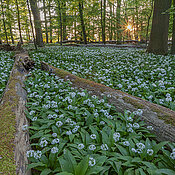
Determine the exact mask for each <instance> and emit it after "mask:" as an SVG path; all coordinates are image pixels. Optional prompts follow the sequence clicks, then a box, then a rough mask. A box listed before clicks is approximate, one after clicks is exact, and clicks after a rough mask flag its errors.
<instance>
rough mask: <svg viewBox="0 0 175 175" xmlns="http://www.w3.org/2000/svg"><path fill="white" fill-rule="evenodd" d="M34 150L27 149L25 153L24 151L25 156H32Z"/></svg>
mask: <svg viewBox="0 0 175 175" xmlns="http://www.w3.org/2000/svg"><path fill="white" fill-rule="evenodd" d="M34 152H35V151H34V150H29V151H27V153H26V156H27V157H33V156H34Z"/></svg>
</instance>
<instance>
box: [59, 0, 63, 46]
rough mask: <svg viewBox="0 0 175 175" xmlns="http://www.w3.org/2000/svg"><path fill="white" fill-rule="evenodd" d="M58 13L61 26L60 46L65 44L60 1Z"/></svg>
mask: <svg viewBox="0 0 175 175" xmlns="http://www.w3.org/2000/svg"><path fill="white" fill-rule="evenodd" d="M58 11H59V12H58V13H59V24H60V25H59V26H60V44H61V45H62V42H63V32H62V15H61V5H60V0H58Z"/></svg>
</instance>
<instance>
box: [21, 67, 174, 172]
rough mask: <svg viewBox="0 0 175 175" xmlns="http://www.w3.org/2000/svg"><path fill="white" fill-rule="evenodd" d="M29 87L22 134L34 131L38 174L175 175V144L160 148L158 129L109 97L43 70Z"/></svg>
mask: <svg viewBox="0 0 175 175" xmlns="http://www.w3.org/2000/svg"><path fill="white" fill-rule="evenodd" d="M25 84H26V90H27V93H28V103H27V107H28V112H27V111H26V115H27V117H28V118H29V119H30V126H27V125H24V126H23V128H22V129H23V130H24V131H25V130H27V129H29V131H30V142H31V143H32V144H31V148H32V149H31V150H28V151H27V153H26V154H27V157H28V159H29V160H30V161H31V164H30V165H29V167H28V168H34V169H35V171H33V174H41V175H47V174H49V175H92V174H94V175H114V174H119V175H123V174H128V175H131V174H138V175H145V174H168V175H174V174H175V171H174V169H175V143H169V142H161V143H157V142H156V141H155V140H154V139H153V138H154V136H153V135H152V134H151V133H150V130H152V129H154V128H153V127H152V126H148V127H145V125H144V123H143V122H140V121H139V119H138V118H137V119H136V118H135V117H134V114H133V113H130V112H129V111H125V113H124V114H119V113H118V112H117V111H116V110H115V108H114V107H113V106H112V105H110V104H108V102H107V101H106V98H105V97H104V99H99V98H97V97H96V96H95V95H93V96H90V95H89V94H88V93H87V92H86V91H85V90H83V89H80V90H78V89H77V88H73V87H71V82H65V81H64V80H63V79H60V78H59V77H57V76H54V75H52V74H51V75H49V74H48V73H46V72H43V71H41V70H39V69H35V70H33V71H31V72H30V73H29V75H28V79H27V81H26V82H25ZM135 114H137V116H138V117H139V115H142V110H139V109H138V111H136V112H135ZM168 145H169V149H167V146H168Z"/></svg>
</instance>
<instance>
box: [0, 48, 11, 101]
mask: <svg viewBox="0 0 175 175" xmlns="http://www.w3.org/2000/svg"><path fill="white" fill-rule="evenodd" d="M12 56H13V53H11V52H5V51H0V98H1V97H2V94H3V91H4V89H5V87H6V84H7V81H8V78H9V75H10V70H11V69H12V66H13V63H14V59H12V58H11V57H12Z"/></svg>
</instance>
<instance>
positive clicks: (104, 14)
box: [101, 0, 106, 44]
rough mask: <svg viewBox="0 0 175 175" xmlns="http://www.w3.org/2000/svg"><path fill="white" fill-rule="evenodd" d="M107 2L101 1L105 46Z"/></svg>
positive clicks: (104, 41)
mask: <svg viewBox="0 0 175 175" xmlns="http://www.w3.org/2000/svg"><path fill="white" fill-rule="evenodd" d="M105 22H106V0H101V27H102V42H103V44H105V43H106V34H105V28H106V24H105Z"/></svg>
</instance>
